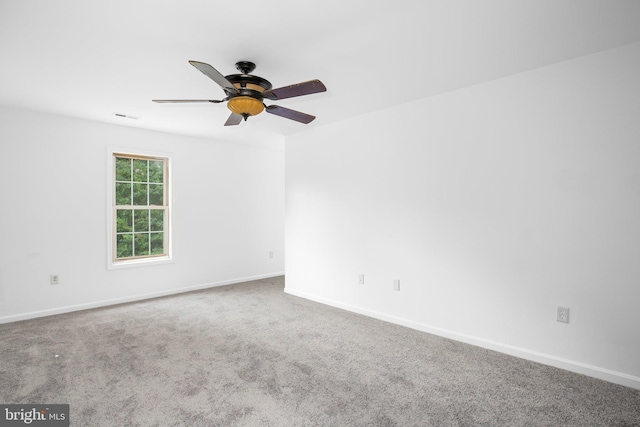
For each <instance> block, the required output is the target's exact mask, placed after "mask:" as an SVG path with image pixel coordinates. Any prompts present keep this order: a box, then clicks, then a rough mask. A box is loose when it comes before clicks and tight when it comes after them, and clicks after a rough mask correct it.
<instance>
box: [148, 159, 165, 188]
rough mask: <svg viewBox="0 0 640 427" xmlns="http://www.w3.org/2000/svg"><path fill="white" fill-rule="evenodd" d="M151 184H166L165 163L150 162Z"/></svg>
mask: <svg viewBox="0 0 640 427" xmlns="http://www.w3.org/2000/svg"><path fill="white" fill-rule="evenodd" d="M149 182H157V183H160V184H161V183H163V182H164V163H163V162H154V161H149Z"/></svg>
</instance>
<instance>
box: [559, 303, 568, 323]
mask: <svg viewBox="0 0 640 427" xmlns="http://www.w3.org/2000/svg"><path fill="white" fill-rule="evenodd" d="M556 320H557V321H558V322H562V323H569V309H568V308H567V307H558V314H557V318H556Z"/></svg>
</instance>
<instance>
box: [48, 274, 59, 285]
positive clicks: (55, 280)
mask: <svg viewBox="0 0 640 427" xmlns="http://www.w3.org/2000/svg"><path fill="white" fill-rule="evenodd" d="M49 283H51V284H52V285H59V284H60V276H58V275H57V274H52V275H51V276H49Z"/></svg>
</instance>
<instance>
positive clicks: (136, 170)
mask: <svg viewBox="0 0 640 427" xmlns="http://www.w3.org/2000/svg"><path fill="white" fill-rule="evenodd" d="M147 163H149V162H148V161H147V160H139V159H134V160H133V182H148V181H149V180H148V175H147Z"/></svg>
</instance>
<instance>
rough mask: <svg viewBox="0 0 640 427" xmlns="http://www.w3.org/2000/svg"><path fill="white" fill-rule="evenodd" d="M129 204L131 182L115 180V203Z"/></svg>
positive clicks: (119, 204)
mask: <svg viewBox="0 0 640 427" xmlns="http://www.w3.org/2000/svg"><path fill="white" fill-rule="evenodd" d="M130 204H131V184H127V183H124V182H116V205H118V206H123V205H130Z"/></svg>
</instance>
